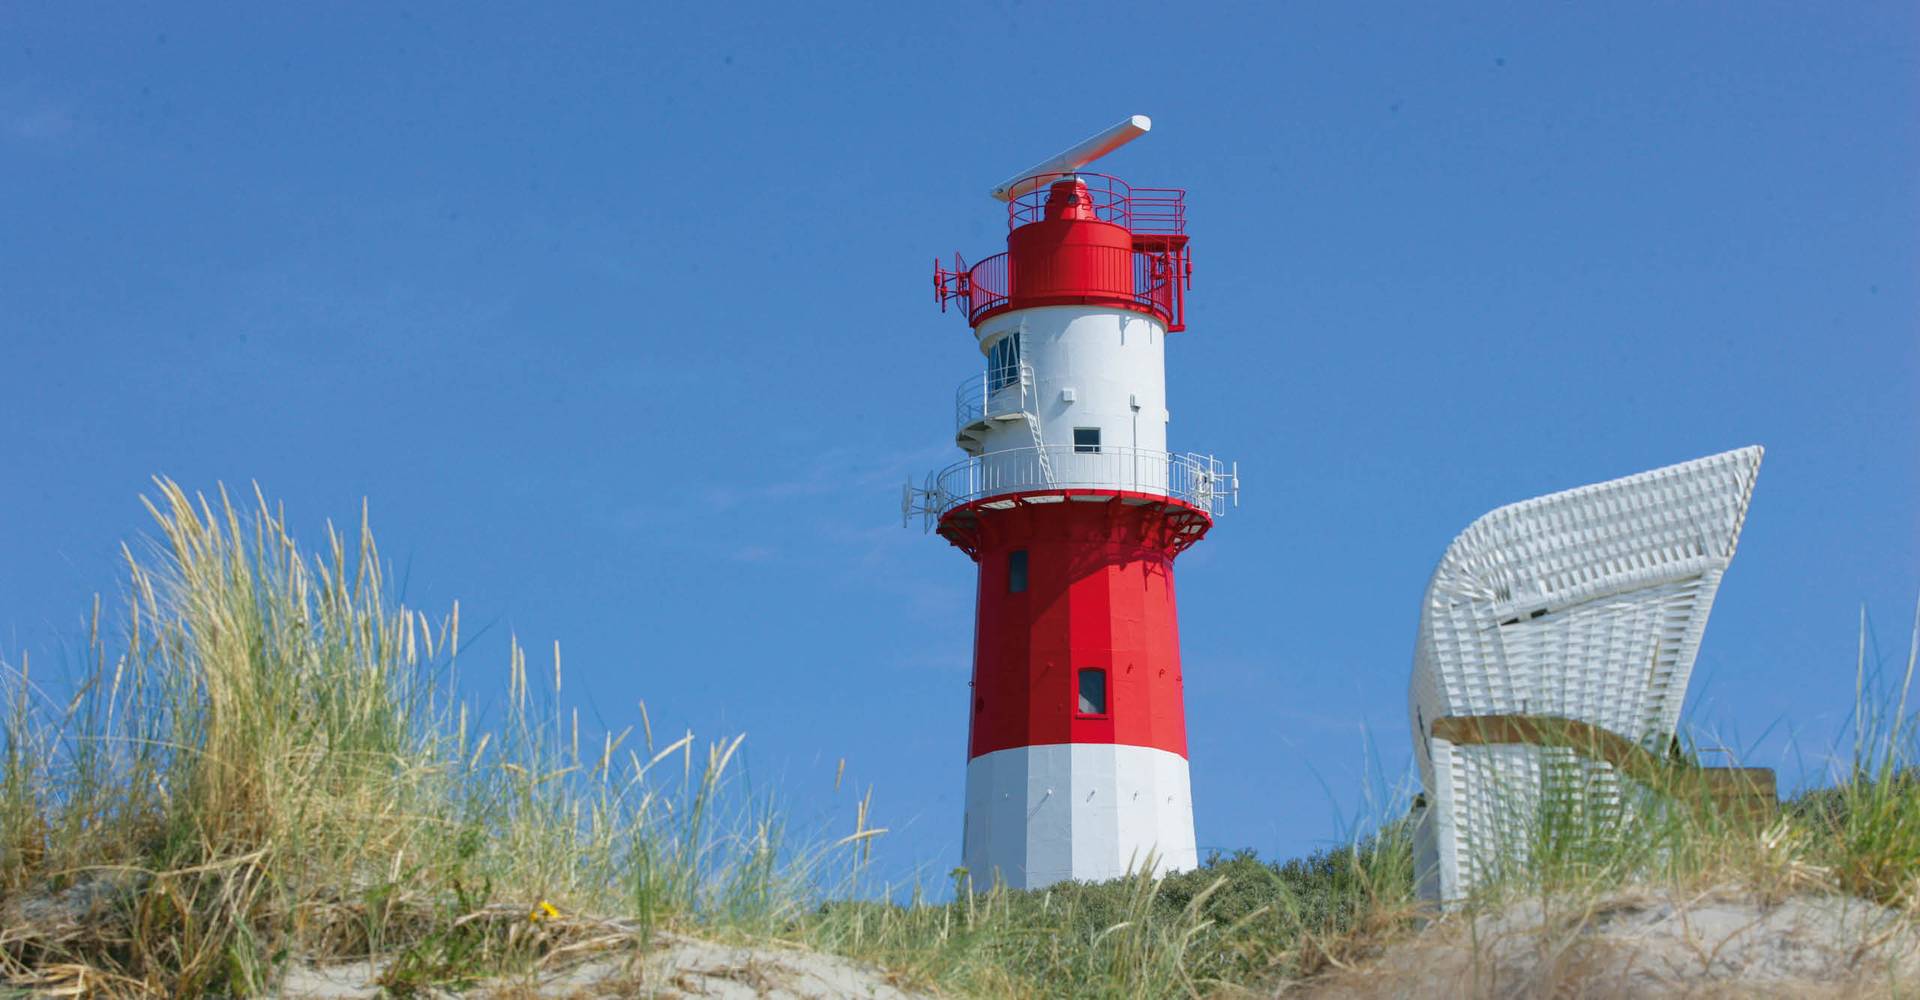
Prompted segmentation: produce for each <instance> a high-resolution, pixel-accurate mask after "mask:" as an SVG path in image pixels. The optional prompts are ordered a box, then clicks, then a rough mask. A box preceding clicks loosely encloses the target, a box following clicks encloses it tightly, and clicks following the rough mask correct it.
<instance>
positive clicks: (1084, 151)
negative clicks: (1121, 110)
mask: <svg viewBox="0 0 1920 1000" xmlns="http://www.w3.org/2000/svg"><path fill="white" fill-rule="evenodd" d="M1152 128H1153V119H1151V118H1148V117H1147V116H1146V115H1128V116H1127V117H1126V118H1124V119H1122V120H1121V121H1120V123H1119V124H1117V125H1114V126H1113V127H1112V128H1108V129H1103V130H1101V131H1100V132H1098V133H1096V134H1094V135H1092V136H1089V137H1087V138H1086V139H1084V140H1082V141H1081V142H1079V143H1077V144H1075V145H1073V146H1070V147H1068V148H1067V149H1066V150H1065V151H1063V152H1060V153H1057V154H1055V155H1053V156H1049V157H1047V158H1046V159H1044V160H1041V161H1040V162H1039V163H1036V164H1034V165H1033V166H1031V167H1028V168H1027V169H1025V170H1022V171H1020V172H1019V173H1017V174H1014V175H1013V176H1012V177H1009V178H1007V179H1006V180H1005V181H1003V182H1001V183H1000V184H999V185H998V186H996V187H995V188H994V189H993V190H992V191H989V192H987V193H988V194H989V195H991V196H992V197H993V198H994V200H996V201H1012V200H1013V199H1015V198H1018V197H1020V196H1021V195H1023V194H1026V193H1027V192H1029V191H1034V190H1037V189H1039V187H1040V186H1041V185H1043V184H1045V183H1047V181H1048V180H1050V179H1052V178H1054V177H1057V176H1059V175H1061V174H1070V173H1073V172H1074V171H1076V170H1079V169H1080V168H1081V167H1084V166H1086V165H1087V164H1089V163H1092V162H1093V161H1095V160H1097V159H1099V158H1101V157H1102V156H1105V155H1107V154H1108V153H1111V152H1113V151H1114V150H1116V149H1119V148H1120V147H1121V146H1124V145H1126V144H1127V143H1129V142H1132V141H1133V140H1135V139H1138V138H1140V137H1141V136H1143V135H1146V134H1147V132H1148V131H1150V130H1151V129H1152Z"/></svg>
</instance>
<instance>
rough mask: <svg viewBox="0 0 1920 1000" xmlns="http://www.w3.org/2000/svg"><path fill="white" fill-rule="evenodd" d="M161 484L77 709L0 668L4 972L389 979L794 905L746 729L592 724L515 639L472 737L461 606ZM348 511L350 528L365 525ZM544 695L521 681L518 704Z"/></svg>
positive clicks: (236, 989) (494, 965)
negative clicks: (368, 959) (152, 532)
mask: <svg viewBox="0 0 1920 1000" xmlns="http://www.w3.org/2000/svg"><path fill="white" fill-rule="evenodd" d="M253 499H254V501H255V502H254V504H252V505H251V506H250V507H249V508H247V509H242V507H241V506H240V505H238V504H236V503H234V502H232V501H231V500H230V499H229V498H228V497H227V496H226V495H225V493H224V492H222V493H221V494H220V495H219V496H217V497H215V498H213V499H211V500H210V499H208V498H206V497H191V496H189V495H188V494H186V493H185V492H184V491H183V490H181V489H180V488H179V487H178V486H177V485H175V484H173V483H171V482H167V481H160V482H159V483H158V490H157V495H156V496H155V497H154V498H153V499H152V500H151V501H150V502H149V504H148V506H149V508H150V510H151V512H152V514H153V517H154V520H155V523H156V525H157V528H158V535H157V539H156V542H157V544H155V545H154V546H153V547H152V548H151V549H148V550H134V549H131V548H129V549H127V550H126V553H125V556H126V567H127V570H126V571H127V588H126V602H125V609H124V615H123V616H121V617H120V618H119V622H120V624H119V625H118V626H117V627H116V626H114V625H112V624H110V623H109V622H110V617H111V616H109V615H108V614H106V613H105V612H103V610H102V609H101V608H100V607H99V606H98V604H97V602H96V607H95V610H94V616H93V623H94V624H93V630H92V636H91V641H90V643H89V645H88V648H87V658H88V662H87V664H86V666H85V669H84V671H83V676H82V677H81V678H80V681H79V683H78V684H77V685H76V686H75V687H74V688H73V690H72V691H71V692H70V693H69V694H65V695H62V696H58V697H55V696H53V695H50V694H49V693H48V692H47V690H46V689H44V688H42V687H41V686H40V685H38V684H36V682H35V678H34V675H33V671H32V664H31V663H30V662H29V660H28V659H27V658H26V657H22V658H21V659H20V661H19V663H18V665H17V667H13V668H10V669H8V670H7V672H6V677H5V684H4V688H3V689H0V690H4V704H5V706H6V707H5V712H4V719H3V720H0V734H3V735H4V758H3V759H0V893H3V894H4V895H3V896H0V899H4V904H0V930H3V931H4V934H5V937H4V939H0V940H3V941H4V945H3V946H0V965H4V970H0V971H4V972H5V973H6V974H7V975H8V977H9V978H10V979H11V980H13V981H14V982H15V983H24V984H30V985H40V986H57V987H61V988H65V989H71V990H76V991H79V992H84V993H91V994H106V995H116V994H117V995H141V996H148V995H161V996H195V995H203V994H208V993H232V994H250V993H257V992H259V991H261V990H263V989H265V988H266V987H267V986H268V985H269V983H270V982H271V980H272V979H273V978H274V976H275V975H276V972H277V970H278V968H279V967H280V966H282V965H283V964H284V963H285V962H287V961H288V960H290V959H291V958H294V957H318V958H347V957H364V956H368V955H376V954H377V955H384V956H387V957H389V958H390V959H392V960H393V961H392V964H391V966H390V968H389V979H390V986H392V987H393V988H394V989H395V990H396V991H398V992H405V991H406V990H408V989H410V988H413V987H414V986H417V985H420V984H423V983H427V982H436V981H458V980H460V979H462V978H465V977H471V976H474V975H478V974H483V973H485V972H487V971H489V970H496V969H501V968H510V967H514V966H516V965H524V964H526V963H528V962H531V961H533V960H534V959H535V958H537V957H538V956H539V955H541V954H544V953H545V952H546V951H548V950H550V949H551V948H552V947H554V946H555V943H556V942H558V941H560V940H562V939H563V938H567V937H569V936H577V935H578V933H579V925H578V921H577V919H576V915H580V914H599V915H615V916H618V917H619V918H621V921H622V923H621V925H620V927H621V929H622V930H628V931H636V932H639V933H644V932H645V931H647V930H648V929H650V928H653V927H656V926H659V927H670V926H675V925H686V924H695V923H700V922H716V923H731V924H738V925H742V926H758V927H768V926H772V925H774V924H776V923H779V922H782V921H786V920H789V919H790V918H791V917H792V916H794V915H795V914H797V913H798V912H799V910H800V907H801V905H802V902H801V901H802V900H803V899H805V898H806V892H805V891H804V888H803V883H804V882H805V881H806V879H807V877H808V874H809V871H810V868H809V864H808V858H807V857H805V856H801V855H796V853H795V852H794V851H791V850H788V849H786V845H784V844H783V842H782V833H783V831H782V828H781V825H780V820H779V816H778V813H777V811H776V810H774V809H773V808H772V807H771V804H770V803H766V802H757V801H743V800H742V798H741V797H740V796H737V795H732V794H730V793H729V792H728V791H727V782H726V776H727V774H728V771H729V766H730V764H731V763H732V762H733V761H734V760H735V759H736V756H737V752H738V750H739V747H740V741H739V739H738V738H737V737H736V738H733V739H728V740H723V741H720V742H717V743H711V744H701V743H699V742H698V741H697V740H696V739H695V737H694V736H693V734H691V733H687V734H684V735H680V736H678V737H677V738H673V739H663V740H656V738H655V734H654V733H653V732H652V731H651V727H650V725H649V724H648V723H647V722H646V720H645V716H644V707H642V708H641V710H640V711H641V719H640V720H639V722H640V724H639V726H638V729H639V731H638V732H635V731H633V730H631V729H630V730H627V731H625V732H621V733H618V734H607V735H604V736H601V737H599V738H597V739H593V738H589V743H588V745H582V736H581V733H580V728H579V723H578V715H577V714H574V713H569V714H567V715H564V716H563V715H562V714H561V712H560V710H559V709H558V708H557V707H556V706H557V704H558V702H557V699H554V698H552V697H550V696H551V695H552V694H553V693H555V692H557V691H558V689H559V687H560V685H561V681H562V678H561V672H560V670H561V668H560V661H559V654H558V650H557V648H556V650H555V653H554V658H553V664H552V674H551V685H550V686H549V685H546V684H544V683H541V681H542V680H543V679H544V678H541V679H536V678H535V677H534V676H533V675H534V674H535V673H536V672H539V671H535V670H534V669H533V668H532V667H531V666H530V665H529V663H528V660H527V656H526V652H525V651H524V649H522V648H521V647H520V646H519V645H518V644H517V643H516V644H514V645H513V647H512V650H511V653H510V658H511V663H510V671H509V674H510V679H509V691H508V692H507V694H506V697H505V699H504V705H503V706H501V707H500V708H499V709H498V710H497V711H496V712H495V713H494V714H496V715H497V716H498V719H497V721H495V722H493V723H491V724H483V723H482V722H481V720H480V716H479V714H478V713H477V712H476V711H475V710H474V709H473V708H472V707H471V706H470V705H469V704H467V703H466V702H464V701H462V700H461V698H460V696H459V692H458V690H457V685H456V677H457V670H456V662H457V653H458V649H459V642H460V620H459V610H458V607H457V606H456V607H455V608H454V609H453V610H452V611H451V612H450V613H449V614H448V615H446V616H445V617H444V618H441V619H438V620H434V619H430V618H428V617H427V616H426V615H424V614H422V613H420V612H417V611H413V610H410V609H408V608H405V607H403V606H401V605H399V604H397V603H396V602H394V601H393V600H392V598H391V595H390V594H389V592H388V587H387V583H386V581H385V579H384V578H383V568H382V564H381V561H380V558H379V554H378V551H377V550H376V548H375V545H374V539H373V536H372V534H371V532H370V530H369V529H368V528H367V526H366V525H365V523H364V517H363V523H362V524H361V526H360V530H359V531H358V533H357V535H354V536H343V535H341V534H339V533H336V532H334V531H332V530H329V532H328V536H327V539H326V545H325V547H324V548H323V550H322V551H321V553H320V554H318V555H312V554H308V553H305V552H303V551H301V550H300V548H299V547H298V545H297V544H296V542H295V540H294V539H293V537H292V536H291V535H290V534H289V532H288V530H287V525H286V520H285V517H284V515H283V514H282V513H281V512H279V511H277V510H275V509H273V508H271V507H270V506H269V505H268V504H267V503H266V501H265V500H264V499H263V498H260V497H259V496H258V495H257V494H256V496H255V497H254V498H253ZM363 514H364V512H363ZM536 685H539V686H540V687H541V688H544V692H543V694H542V695H536V693H535V688H536Z"/></svg>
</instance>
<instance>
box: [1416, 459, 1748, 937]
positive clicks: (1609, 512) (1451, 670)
mask: <svg viewBox="0 0 1920 1000" xmlns="http://www.w3.org/2000/svg"><path fill="white" fill-rule="evenodd" d="M1760 457H1761V449H1760V448H1759V447H1757V446H1756V447H1749V448H1742V449H1739V450H1737V451H1730V452H1725V453H1723V454H1719V455H1712V456H1708V457H1706V458H1702V459H1697V460H1695V461H1692V462H1686V463H1682V464H1680V465H1674V466H1669V467H1667V468H1663V469H1655V470H1653V471H1651V472H1643V473H1640V474H1638V475H1633V476H1628V477H1626V478H1624V479H1616V480H1612V481H1610V482H1605V483H1599V484H1596V485H1592V486H1584V487H1580V488H1578V489H1573V490H1567V491H1565V492H1561V493H1554V494H1550V495H1548V496H1543V497H1539V498H1536V499H1533V500H1527V501H1523V502H1521V503H1517V504H1513V505H1511V506H1507V507H1502V508H1499V509H1498V510H1495V511H1493V512H1491V513H1489V514H1487V515H1486V516H1484V517H1482V518H1480V519H1479V520H1477V521H1475V522H1474V523H1473V524H1472V525H1470V526H1468V528H1467V530H1466V531H1464V532H1462V533H1461V534H1460V536H1459V537H1458V538H1456V539H1454V541H1453V544H1452V545H1450V546H1448V548H1447V551H1446V555H1445V556H1443V557H1442V558H1441V560H1440V565H1439V567H1438V568H1437V569H1435V571H1434V574H1433V579H1432V581H1431V582H1430V583H1429V584H1428V586H1427V593H1426V598H1425V601H1424V603H1423V605H1422V608H1421V616H1420V631H1419V637H1418V641H1417V644H1416V647H1415V651H1414V666H1413V677H1412V682H1411V683H1410V684H1409V686H1408V701H1409V705H1408V708H1409V712H1408V715H1409V716H1410V718H1409V721H1410V722H1411V723H1412V724H1413V729H1414V737H1415V739H1414V745H1415V747H1416V748H1417V750H1416V752H1417V755H1418V757H1419V761H1420V770H1421V778H1422V780H1423V781H1424V782H1425V784H1426V788H1427V801H1428V813H1429V815H1427V816H1425V817H1423V819H1422V821H1421V826H1420V829H1421V830H1422V834H1421V836H1422V837H1425V838H1430V842H1429V843H1426V844H1423V845H1422V847H1423V849H1424V850H1425V851H1426V852H1427V853H1428V854H1429V855H1430V856H1431V857H1433V858H1434V866H1435V870H1434V871H1431V872H1428V873H1424V874H1425V875H1426V876H1427V877H1426V879H1425V880H1424V881H1423V892H1425V893H1426V894H1427V895H1429V896H1438V897H1440V898H1445V899H1454V898H1458V897H1460V896H1463V895H1465V894H1466V892H1467V891H1469V890H1470V889H1471V888H1472V887H1473V885H1475V884H1476V883H1478V882H1479V881H1481V880H1482V879H1484V878H1485V877H1487V876H1488V875H1490V874H1491V873H1492V872H1493V871H1494V870H1495V869H1496V868H1497V867H1498V866H1499V865H1500V864H1503V863H1511V862H1512V861H1514V860H1516V852H1519V853H1521V854H1523V853H1524V844H1523V843H1516V841H1515V834H1516V831H1518V830H1522V829H1525V828H1529V827H1531V825H1532V823H1533V816H1534V814H1535V808H1536V805H1537V803H1536V794H1537V790H1538V789H1539V788H1540V786H1541V783H1542V782H1543V781H1544V780H1545V777H1544V774H1545V771H1544V770H1543V769H1546V768H1553V767H1563V766H1566V765H1565V762H1563V761H1559V760H1558V757H1560V756H1563V755H1564V753H1565V752H1564V751H1558V750H1551V749H1548V748H1541V747H1523V746H1454V745H1452V744H1451V743H1449V742H1448V741H1446V740H1444V739H1438V738H1429V737H1428V733H1429V732H1430V723H1431V722H1432V720H1434V719H1439V718H1443V717H1447V716H1483V715H1498V714H1507V713H1512V714H1532V715H1546V716H1555V717H1560V718H1568V719H1578V720H1581V721H1584V722H1588V723H1592V724H1594V725H1597V726H1601V727H1604V728H1606V729H1609V730H1611V731H1613V732H1615V733H1618V734H1620V735H1621V736H1624V737H1626V738H1627V739H1629V740H1632V741H1634V742H1636V743H1638V744H1640V745H1641V746H1644V747H1646V748H1648V749H1649V750H1659V749H1661V748H1664V746H1665V744H1666V743H1667V741H1669V740H1670V739H1671V738H1672V736H1673V732H1674V728H1675V726H1676V725H1677V724H1678V722H1679V716H1680V708H1681V704H1682V702H1683V701H1684V699H1685V698H1686V689H1687V682H1688V678H1689V676H1690V674H1691V672H1692V670H1693V662H1694V658H1695V656H1696V655H1697V654H1698V652H1699V649H1700V637H1701V634H1702V632H1703V630H1704V629H1705V627H1706V622H1707V614H1708V612H1709V611H1710V610H1711V609H1712V607H1713V597H1714V593H1715V592H1716V591H1717V590H1718V588H1719V585H1720V577H1721V574H1722V573H1723V572H1724V571H1725V570H1726V567H1727V564H1728V562H1729V561H1730V560H1731V559H1732V558H1733V553H1734V548H1735V546H1736V545H1737V544H1738V542H1739V538H1740V528H1741V525H1742V523H1743V522H1744V520H1745V518H1746V512H1747V505H1748V501H1749V500H1750V499H1751V497H1752V495H1753V484H1754V479H1755V477H1756V476H1757V475H1758V473H1759V468H1760ZM1580 766H1581V767H1583V768H1587V769H1588V770H1589V771H1591V772H1592V773H1591V775H1590V778H1591V788H1592V789H1593V795H1594V796H1595V801H1594V803H1593V804H1594V805H1595V806H1596V807H1597V806H1599V805H1601V800H1608V801H1617V800H1618V797H1619V796H1618V792H1617V789H1618V785H1617V779H1615V778H1614V777H1613V776H1612V769H1611V768H1610V767H1608V766H1607V765H1606V764H1605V763H1598V762H1583V763H1581V764H1580ZM1520 860H1524V859H1523V858H1520Z"/></svg>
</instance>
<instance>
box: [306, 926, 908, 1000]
mask: <svg viewBox="0 0 1920 1000" xmlns="http://www.w3.org/2000/svg"><path fill="white" fill-rule="evenodd" d="M378 974H379V969H378V968H377V967H376V966H374V965H371V964H369V963H366V962H357V963H350V964H345V965H331V966H305V967H299V968H296V969H294V970H293V971H292V972H290V973H289V974H288V975H287V978H286V980H285V982H284V983H282V985H281V988H280V993H279V994H278V995H279V996H281V997H284V998H286V1000H296V998H299V1000H356V998H364V997H377V996H380V988H379V987H378V986H375V985H374V984H373V980H374V978H375V977H376V976H377V975H378ZM437 995H438V996H441V997H449V998H452V997H459V998H463V1000H465V998H476V1000H477V998H483V997H501V998H518V997H557V998H579V1000H588V998H601V997H703V998H720V1000H735V998H740V1000H744V998H750V997H771V998H776V1000H839V998H842V997H847V998H854V997H861V998H874V1000H917V998H921V997H925V996H926V994H921V993H913V992H909V991H906V990H902V989H899V988H897V987H895V986H894V985H892V984H891V983H890V982H889V981H888V979H887V976H886V974H885V973H884V972H882V971H881V970H879V969H875V968H871V967H868V966H864V965H861V964H859V963H857V962H853V961H850V960H848V959H844V958H840V957H838V956H834V955H823V954H820V953H818V952H810V951H804V950H800V949H797V948H780V947H777V946H768V945H758V946H752V947H748V946H741V945H723V944H715V943H712V942H708V941H699V940H696V939H693V938H687V937H679V936H672V937H667V938H664V939H663V940H662V941H661V942H660V944H659V946H658V947H656V948H655V949H654V950H652V951H650V952H648V953H647V954H646V956H645V957H644V959H640V960H637V961H632V960H626V959H622V960H597V961H588V962H583V963H580V964H577V965H573V966H571V967H568V968H565V969H560V970H555V971H550V972H545V973H541V974H538V975H530V976H526V977H521V978H515V979H508V980H501V981H498V982H493V983H486V984H482V985H480V986H477V987H475V988H473V989H470V990H464V991H460V992H443V993H439V994H437Z"/></svg>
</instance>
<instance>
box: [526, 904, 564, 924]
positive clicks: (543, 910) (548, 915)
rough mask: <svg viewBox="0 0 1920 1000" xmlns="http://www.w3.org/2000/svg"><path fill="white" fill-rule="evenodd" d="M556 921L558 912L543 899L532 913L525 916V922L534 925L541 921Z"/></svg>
mask: <svg viewBox="0 0 1920 1000" xmlns="http://www.w3.org/2000/svg"><path fill="white" fill-rule="evenodd" d="M558 919H560V911H559V910H558V909H557V908H555V907H554V905H553V904H552V903H549V902H547V901H546V900H544V899H543V900H541V901H540V905H539V906H536V907H534V908H533V912H532V913H529V914H527V920H528V921H530V922H532V923H536V924H537V923H539V922H540V921H542V920H558Z"/></svg>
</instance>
